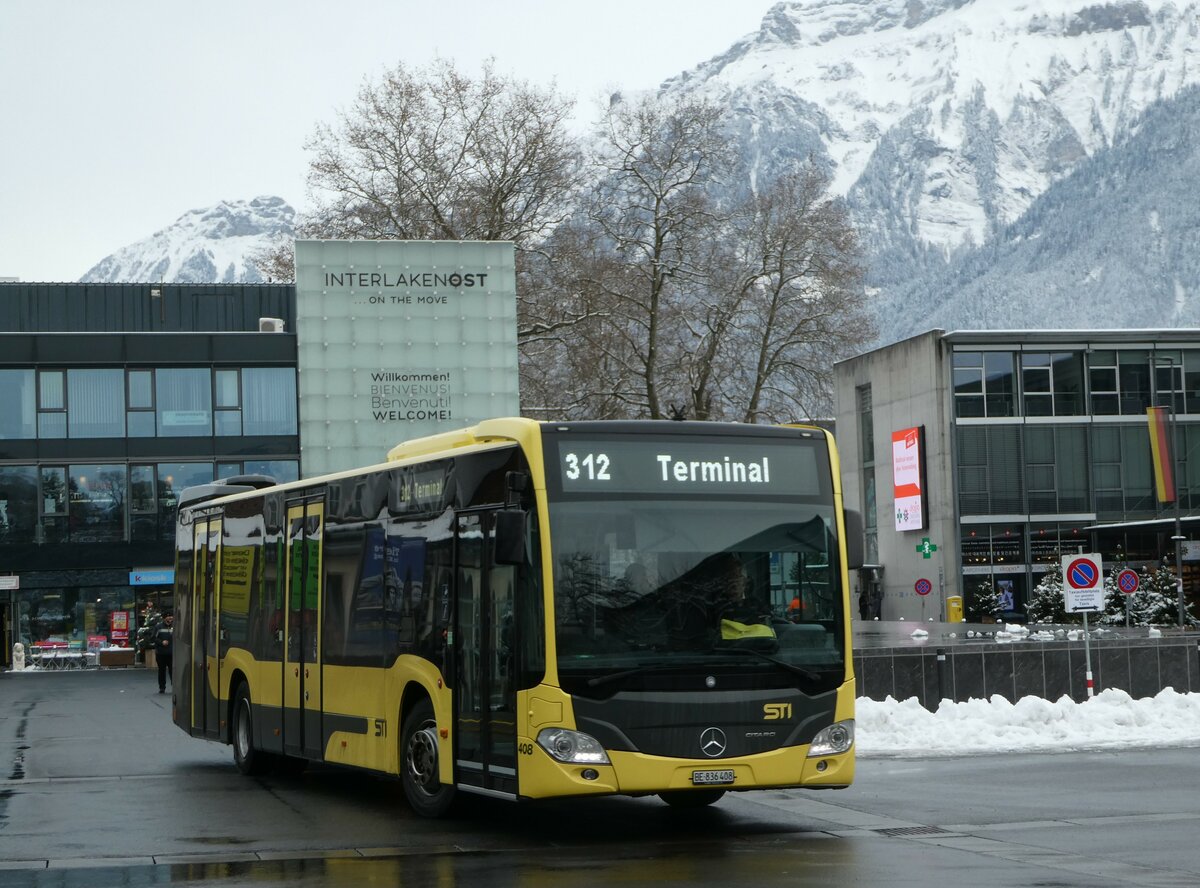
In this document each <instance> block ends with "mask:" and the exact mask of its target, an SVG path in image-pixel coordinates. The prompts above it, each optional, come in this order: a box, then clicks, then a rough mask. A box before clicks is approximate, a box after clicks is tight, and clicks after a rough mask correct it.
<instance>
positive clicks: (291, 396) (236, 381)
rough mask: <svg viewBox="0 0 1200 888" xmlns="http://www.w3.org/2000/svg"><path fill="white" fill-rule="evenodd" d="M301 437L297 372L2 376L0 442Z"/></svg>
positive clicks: (169, 370) (179, 370)
mask: <svg viewBox="0 0 1200 888" xmlns="http://www.w3.org/2000/svg"><path fill="white" fill-rule="evenodd" d="M296 434H297V416H296V370H295V368H293V367H244V368H212V367H159V368H154V369H142V368H136V369H135V368H124V369H122V368H53V369H32V368H30V369H4V370H0V441H5V440H10V441H21V440H26V441H28V440H36V439H44V440H56V439H63V438H70V439H73V440H83V439H99V438H126V437H128V438H153V437H159V438H196V437H211V436H213V435H215V436H217V437H240V436H247V437H253V436H265V435H270V436H278V435H296Z"/></svg>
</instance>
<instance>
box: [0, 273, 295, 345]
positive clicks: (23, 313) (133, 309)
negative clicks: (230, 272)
mask: <svg viewBox="0 0 1200 888" xmlns="http://www.w3.org/2000/svg"><path fill="white" fill-rule="evenodd" d="M259 318H283V321H284V329H285V330H295V329H296V287H295V285H294V284H154V283H149V284H37V283H0V332H3V333H150V332H154V333H192V332H204V333H239V332H253V333H257V332H258V319H259Z"/></svg>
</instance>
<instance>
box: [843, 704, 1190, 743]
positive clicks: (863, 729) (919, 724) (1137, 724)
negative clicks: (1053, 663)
mask: <svg viewBox="0 0 1200 888" xmlns="http://www.w3.org/2000/svg"><path fill="white" fill-rule="evenodd" d="M856 709H857V712H856V714H855V717H856V719H857V723H856V731H855V733H856V738H855V743H856V746H857V747H858V755H859V756H860V757H862V758H876V757H897V758H912V757H932V756H957V755H986V754H989V753H1006V754H1010V755H1011V754H1012V753H1013V752H1014V751H1016V750H1020V751H1021V752H1055V751H1061V752H1066V751H1078V750H1093V749H1129V748H1136V747H1156V746H1200V694H1180V693H1177V692H1176V691H1174V690H1172V689H1171V688H1166V689H1164V690H1162V691H1160V692H1159V693H1158V695H1157V696H1155V697H1144V698H1142V699H1139V700H1135V699H1133V698H1132V697H1130V696H1129V694H1127V693H1126V692H1125V691H1121V690H1117V689H1113V688H1110V689H1108V690H1104V691H1100V692H1099V693H1097V694H1096V696H1095V697H1093V698H1092V699H1091V700H1088V701H1086V702H1084V703H1076V702H1075V701H1073V700H1071V699H1070V698H1069V697H1062V698H1060V699H1058V700H1053V701H1052V700H1045V699H1042V698H1041V697H1023V698H1021V699H1020V700H1018V701H1017V702H1016V703H1010V702H1009V701H1008V700H1006V699H1004V698H1003V697H1001V696H999V695H997V696H993V697H992V698H991V699H990V700H968V701H967V702H965V703H955V702H953V701H951V700H943V701H942V702H941V704H940V705H939V707H938V709H937V711H936V712H930V711H929V710H927V709H925V708H924V707H922V706H921V704H920V703H918V702H917V699H916V698H915V697H911V698H909V699H908V700H904V701H897V700H894V699H892V698H891V697H889V698H887V699H886V700H884V701H882V702H880V701H878V700H870V699H867V698H865V697H860V698H859V699H858V701H857V702H856Z"/></svg>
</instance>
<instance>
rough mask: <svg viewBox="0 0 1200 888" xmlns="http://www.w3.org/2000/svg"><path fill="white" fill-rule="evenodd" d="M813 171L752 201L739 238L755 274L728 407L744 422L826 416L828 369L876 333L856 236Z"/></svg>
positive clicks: (739, 332)
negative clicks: (869, 308) (867, 300)
mask: <svg viewBox="0 0 1200 888" xmlns="http://www.w3.org/2000/svg"><path fill="white" fill-rule="evenodd" d="M828 188H829V179H828V177H827V176H826V175H825V174H824V173H823V172H822V171H820V170H819V169H818V168H817V167H815V166H813V165H811V164H810V165H808V166H806V167H804V168H803V169H801V170H798V171H795V172H793V173H789V174H786V175H784V176H782V177H780V179H779V180H777V181H776V182H774V183H773V184H772V185H771V186H770V187H769V188H767V189H766V190H764V191H763V192H762V193H761V194H759V195H756V196H755V197H754V198H752V199H751V201H750V203H749V205H748V207H747V208H746V211H745V212H744V213H743V214H742V215H741V216H740V219H739V225H738V229H739V232H740V236H739V237H738V238H737V240H738V241H739V242H741V243H743V244H745V251H746V252H745V254H744V257H745V260H746V267H747V269H750V268H753V269H755V273H754V275H753V277H752V278H751V281H752V285H751V286H750V288H749V289H748V291H747V293H746V296H747V299H746V302H745V304H744V305H743V306H741V312H740V317H739V322H738V324H737V327H736V336H735V337H734V339H733V341H732V342H731V347H732V348H734V349H735V350H737V351H739V352H741V353H743V354H744V356H745V360H743V361H742V362H740V372H739V373H737V374H736V375H734V376H732V377H729V382H730V383H731V384H732V386H733V390H732V391H729V390H727V393H726V400H727V402H728V403H729V404H730V405H731V406H734V407H735V408H736V411H737V414H739V416H738V418H740V419H742V420H743V421H745V422H759V421H762V420H767V421H773V422H782V421H786V420H789V419H816V418H820V417H827V416H829V415H831V412H832V401H833V398H832V395H833V364H834V362H835V361H837V360H839V359H841V358H844V357H847V356H849V355H850V354H851V353H852V352H853V350H854V349H855V348H856V347H858V346H859V345H861V344H862V343H863V342H867V341H870V340H871V339H873V338H874V336H875V329H874V325H873V322H872V320H871V318H870V315H869V313H868V311H867V307H866V294H865V292H864V289H863V269H862V266H861V264H860V252H859V245H858V237H857V233H856V231H855V229H854V227H853V225H851V223H850V220H849V216H848V214H847V212H846V209H845V207H844V206H843V205H842V203H841V202H840V201H838V200H835V199H833V198H831V197H830V196H829V192H828Z"/></svg>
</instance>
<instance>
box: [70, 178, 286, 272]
mask: <svg viewBox="0 0 1200 888" xmlns="http://www.w3.org/2000/svg"><path fill="white" fill-rule="evenodd" d="M295 219H296V211H295V210H294V209H292V207H291V206H290V205H289V204H288V203H287V202H286V201H285V200H283V198H280V197H256V198H254V199H253V200H250V201H244V200H240V201H221V202H220V203H218V204H216V205H215V206H211V207H206V208H204V209H199V210H192V211H191V212H188V213H184V214H183V215H182V216H180V217H179V218H178V219H177V220H175V222H173V223H172V224H170V225H168V226H167V227H166V228H164V229H162V230H161V231H156V232H155V233H154V234H152V235H150V236H149V237H148V238H146V239H145V240H141V241H138V242H137V243H135V244H130V245H129V246H127V247H123V248H121V249H120V250H118V251H117V252H115V253H113V254H112V255H111V256H108V257H106V258H105V259H102V260H101V261H100V262H98V263H97V264H96V265H94V266H93V267H92V268H91V269H90V270H89V271H88V272H87V273H86V274H85V275H84V276H83V277H81V278H80V279H79V280H80V282H83V283H105V282H117V281H165V282H167V283H190V284H202V283H221V284H227V283H258V282H261V281H262V280H263V278H262V275H261V274H260V273H259V271H258V269H257V268H255V267H254V265H253V264H252V263H251V261H250V260H251V257H253V256H254V255H255V254H257V253H259V252H261V251H263V250H265V249H269V248H271V247H273V246H275V245H276V244H277V243H279V241H280V240H282V239H284V238H290V237H292V236H293V235H294V226H295Z"/></svg>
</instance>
